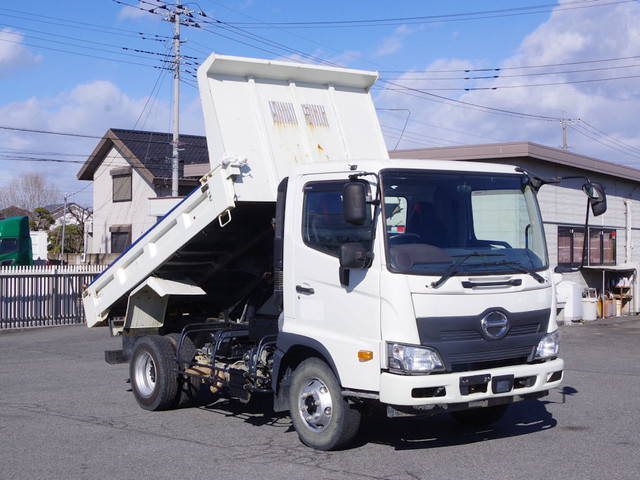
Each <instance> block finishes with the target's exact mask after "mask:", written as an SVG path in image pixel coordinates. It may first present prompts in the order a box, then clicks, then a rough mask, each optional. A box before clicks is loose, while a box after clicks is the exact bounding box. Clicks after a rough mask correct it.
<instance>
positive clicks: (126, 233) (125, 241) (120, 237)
mask: <svg viewBox="0 0 640 480" xmlns="http://www.w3.org/2000/svg"><path fill="white" fill-rule="evenodd" d="M109 232H110V233H111V253H122V252H124V251H125V250H126V249H127V247H128V246H129V245H131V225H111V226H110V227H109Z"/></svg>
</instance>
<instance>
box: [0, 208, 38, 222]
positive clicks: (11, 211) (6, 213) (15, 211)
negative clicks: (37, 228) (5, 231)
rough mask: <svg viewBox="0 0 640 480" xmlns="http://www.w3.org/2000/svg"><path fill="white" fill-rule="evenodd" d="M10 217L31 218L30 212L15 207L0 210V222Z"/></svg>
mask: <svg viewBox="0 0 640 480" xmlns="http://www.w3.org/2000/svg"><path fill="white" fill-rule="evenodd" d="M10 217H29V218H31V212H30V211H29V210H25V209H24V208H20V207H16V206H14V205H11V206H9V207H7V208H3V209H1V210H0V220H2V219H3V218H10Z"/></svg>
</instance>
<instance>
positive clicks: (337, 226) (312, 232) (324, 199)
mask: <svg viewBox="0 0 640 480" xmlns="http://www.w3.org/2000/svg"><path fill="white" fill-rule="evenodd" d="M344 184H345V182H344V181H328V182H314V183H308V184H306V185H305V186H304V205H303V210H302V238H303V240H304V243H305V244H306V245H307V246H309V247H311V248H313V249H314V250H319V251H321V252H323V253H327V254H329V255H333V256H336V257H337V256H338V255H339V254H340V247H341V246H342V244H344V243H348V242H359V243H363V244H367V245H368V244H369V243H370V242H371V233H370V231H371V218H369V219H368V221H366V222H365V224H364V225H351V224H350V223H347V222H345V221H344V216H343V213H342V189H343V188H344ZM369 213H370V212H369Z"/></svg>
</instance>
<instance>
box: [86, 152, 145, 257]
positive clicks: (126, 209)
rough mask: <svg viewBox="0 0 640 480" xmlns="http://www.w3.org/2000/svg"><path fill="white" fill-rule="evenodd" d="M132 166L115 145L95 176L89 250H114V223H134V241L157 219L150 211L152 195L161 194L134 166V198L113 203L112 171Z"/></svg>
mask: <svg viewBox="0 0 640 480" xmlns="http://www.w3.org/2000/svg"><path fill="white" fill-rule="evenodd" d="M129 166H131V165H130V164H129V162H127V161H126V160H125V159H124V158H123V157H122V155H120V153H118V151H117V150H116V149H115V148H112V149H111V151H110V152H109V154H108V155H107V156H106V157H105V160H104V161H103V162H102V164H101V165H100V167H98V169H97V170H96V171H95V173H94V175H93V211H94V213H93V234H92V236H91V240H90V249H89V250H88V253H111V234H110V232H109V227H110V226H112V225H131V238H132V241H134V240H135V239H136V238H137V237H139V236H140V235H141V234H142V233H144V232H145V231H146V230H147V229H148V228H149V227H151V226H152V225H153V224H154V223H155V221H156V218H154V217H152V216H150V215H149V214H148V203H149V199H150V198H154V197H156V196H157V194H156V192H155V190H154V188H153V185H152V184H151V183H150V182H147V181H146V180H145V179H144V177H143V176H142V175H141V174H140V173H139V172H138V171H137V170H136V169H135V168H134V169H133V170H132V178H131V201H129V202H115V203H114V202H113V191H112V188H113V185H112V179H111V174H110V170H111V169H113V168H119V167H129Z"/></svg>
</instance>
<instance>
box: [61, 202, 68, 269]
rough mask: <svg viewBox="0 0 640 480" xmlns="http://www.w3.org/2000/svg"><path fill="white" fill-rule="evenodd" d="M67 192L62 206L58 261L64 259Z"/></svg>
mask: <svg viewBox="0 0 640 480" xmlns="http://www.w3.org/2000/svg"><path fill="white" fill-rule="evenodd" d="M68 198H69V195H68V194H66V193H65V194H64V206H63V207H62V239H61V240H60V261H64V234H65V229H66V226H67V199H68Z"/></svg>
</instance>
